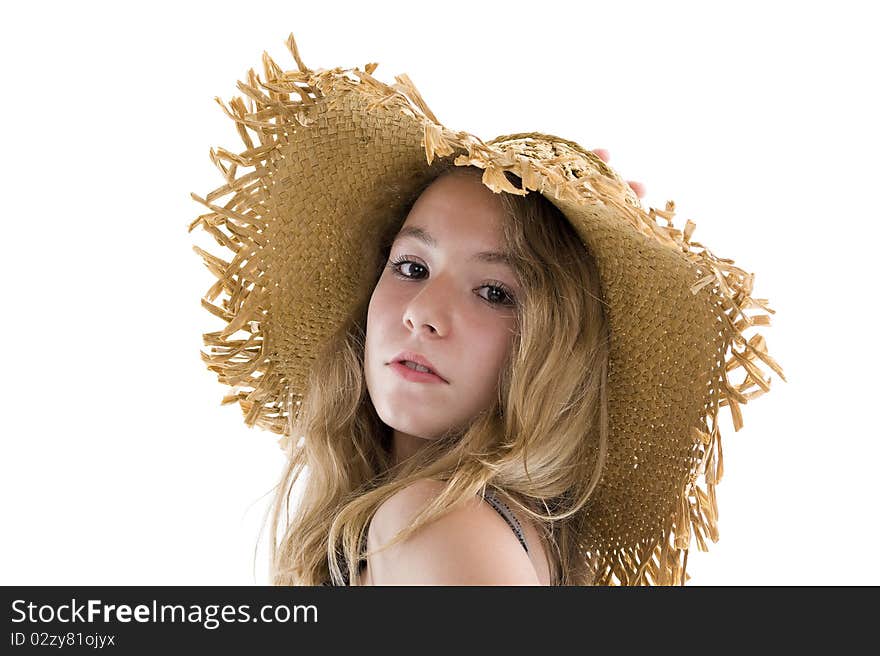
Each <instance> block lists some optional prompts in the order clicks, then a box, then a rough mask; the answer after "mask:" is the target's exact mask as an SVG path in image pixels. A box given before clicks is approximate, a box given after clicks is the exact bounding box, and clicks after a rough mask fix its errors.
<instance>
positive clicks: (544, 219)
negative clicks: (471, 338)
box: [270, 164, 609, 585]
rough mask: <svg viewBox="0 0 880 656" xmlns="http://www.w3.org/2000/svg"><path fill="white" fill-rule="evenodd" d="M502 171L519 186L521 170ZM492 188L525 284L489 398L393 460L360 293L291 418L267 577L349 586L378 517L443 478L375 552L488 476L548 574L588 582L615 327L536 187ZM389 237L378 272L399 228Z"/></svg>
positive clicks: (590, 264)
mask: <svg viewBox="0 0 880 656" xmlns="http://www.w3.org/2000/svg"><path fill="white" fill-rule="evenodd" d="M453 171H454V172H456V173H459V172H460V173H462V174H465V175H467V174H472V175H476V174H478V173H481V170H480V169H477V168H475V167H452V166H451V164H450V165H449V166H448V167H447V170H446V171H444V174H445V173H449V172H453ZM507 176H508V179H509V180H510V181H511V182H512V183H513V184H515V186H517V187H519V188H521V181H520V180H519V178H517V177H516V176H514V175H513V174H507ZM435 179H436V177H434V178H432V179H431V180H429V181H428V182H427V183H426V184H425V185H423V186H422V187H421V188H420V189H419V190H417V192H416V193H415V195H413V196H412V197H411V199H410V202H409V204H408V205H407V208H409V207H411V206H412V203H414V201H415V199H416V198H417V196H418V194H419V193H421V191H423V190H424V189H425V188H426V187H427V186H428V184H430V183H431V182H433V181H434V180H435ZM500 197H501V201H502V203H503V206H504V208H505V210H506V211H505V215H506V216H505V221H504V222H503V233H504V240H505V243H506V244H507V249H508V252H509V254H510V257H511V260H512V262H513V266H514V269H515V272H516V275H517V277H518V278H519V283H520V286H521V289H522V293H521V294H520V298H518V299H517V301H518V303H517V323H518V330H517V332H516V333H515V334H514V336H513V343H512V347H511V350H510V356H509V358H508V360H507V361H506V362H505V363H504V366H502V368H501V371H500V373H499V380H498V394H497V397H496V398H495V400H494V401H493V403H492V404H491V406H490V407H488V408H486V409H485V410H484V411H483V412H481V413H480V414H479V415H478V416H477V418H476V419H475V420H474V421H473V423H472V424H471V425H470V426H468V427H466V428H464V429H461V430H459V431H457V432H449V433H447V434H446V435H444V436H442V437H441V438H439V439H436V440H429V441H426V445H425V447H424V448H422V449H420V450H419V451H418V452H416V453H415V454H414V455H413V456H411V457H409V458H407V459H406V460H405V461H403V462H402V463H400V464H398V465H396V466H394V465H393V461H392V457H391V429H390V428H389V427H388V426H386V425H385V424H384V423H383V422H382V421H381V420H380V418H379V417H378V415H377V413H376V410H375V408H374V407H373V404H372V402H371V401H370V397H369V394H368V392H367V388H366V383H365V379H364V339H365V326H366V310H367V306H368V302H369V299H365V300H364V302H363V303H362V304H361V305H360V306H359V307H357V308H356V309H355V311H354V312H353V314H352V315H351V317H350V319H349V323H348V325H347V326H346V327H345V330H343V331H341V332H340V333H339V335H338V337H337V339H335V340H333V341H332V342H331V343H330V344H328V345H327V347H326V348H325V350H324V352H323V354H322V355H321V356H319V358H318V360H317V362H316V363H315V365H314V367H313V368H312V370H311V372H310V386H309V390H308V394H307V396H306V398H305V399H304V400H303V401H302V406H301V407H300V411H299V413H298V415H297V418H296V420H293V419H292V418H291V419H290V424H289V429H290V432H289V436H290V441H289V447H288V448H289V453H288V455H289V460H288V463H287V466H286V469H285V472H284V474H283V475H282V478H281V481H280V482H279V484H278V486H277V487H276V497H275V503H274V504H273V507H272V509H271V514H272V536H271V537H272V543H271V572H270V577H271V582H272V583H273V584H275V585H320V584H324V583H328V582H330V581H332V582H333V583H335V584H339V583H343V582H344V581H345V578H344V577H345V576H346V575H347V578H348V580H349V581H352V582H355V581H356V580H357V575H358V564H359V562H360V560H361V559H363V558H366V557H367V556H368V555H371V553H372V552H371V553H366V552H365V551H363V546H364V544H365V543H362V540H364V539H365V535H366V532H367V530H368V527H369V522H370V520H371V519H372V517H373V515H374V513H375V512H376V510H377V509H378V508H379V506H380V505H381V504H382V503H383V502H384V501H385V500H387V499H388V498H390V497H391V496H392V495H393V494H395V493H396V492H397V491H399V490H401V489H402V488H404V487H406V486H407V485H409V484H411V483H413V482H415V481H416V480H418V479H422V478H431V479H435V480H439V481H444V482H445V483H446V485H445V489H444V491H443V493H442V494H440V495H439V496H438V497H436V498H435V499H434V500H433V501H432V502H431V503H430V504H429V505H428V506H427V507H426V508H425V509H424V510H423V511H422V512H421V513H420V514H419V515H418V516H417V517H415V519H414V521H413V523H412V524H411V525H410V526H409V527H407V528H406V529H404V530H402V531H401V532H400V533H398V534H397V535H396V536H395V537H394V538H393V539H392V540H391V542H390V543H388V544H386V545H382V548H387V547H388V546H390V545H391V544H394V543H396V542H398V541H400V540H404V539H406V538H407V537H408V536H409V535H411V534H412V533H413V532H414V531H416V530H418V529H419V528H420V527H421V526H423V525H424V524H426V523H428V522H430V521H432V520H434V519H436V518H437V517H439V516H440V515H441V514H443V513H445V512H447V511H449V510H451V509H453V508H456V507H459V506H460V505H461V504H463V503H466V502H467V501H468V500H470V499H472V498H473V497H474V496H475V495H481V494H483V493H484V492H485V490H486V488H487V486H491V487H494V488H497V489H499V490H501V491H502V492H504V493H506V495H507V497H508V498H509V499H510V500H511V501H512V502H513V505H514V507H515V508H517V509H519V510H520V511H521V512H523V513H525V514H527V515H529V516H531V517H532V518H533V519H534V520H535V521H536V523H537V524H538V525H539V526H540V527H541V528H542V529H543V530H542V532H543V535H544V539H545V541H546V544H547V545H548V546H549V547H550V549H549V553H548V556H549V558H550V561H551V575H552V584H554V585H588V584H590V583H592V581H593V567H592V565H591V563H590V562H588V558H587V555H586V552H587V549H588V548H587V545H586V544H584V536H585V535H586V526H585V524H584V506H585V504H586V503H587V501H588V499H589V497H590V495H591V493H592V491H593V490H594V488H595V487H596V485H597V483H598V481H599V478H600V475H601V472H602V466H603V464H604V461H605V453H606V445H607V434H608V416H607V393H606V380H607V373H608V341H609V333H608V323H607V320H606V318H605V312H604V308H603V301H602V300H601V292H600V287H599V279H598V272H597V268H596V264H595V262H594V260H593V258H592V256H591V255H590V254H589V251H588V250H587V249H586V247H585V245H584V244H583V243H582V241H581V239H580V238H579V237H578V235H577V233H576V232H575V231H574V229H573V228H572V227H571V225H570V224H569V223H568V221H567V220H566V219H565V217H564V216H563V215H562V213H561V212H560V211H559V210H558V209H557V208H556V207H555V206H554V205H552V203H550V202H549V201H548V200H547V199H545V198H544V197H543V196H541V195H540V194H538V193H534V192H530V193H528V194H527V195H525V196H517V195H513V194H507V193H502V194H501V195H500ZM405 217H406V212H405V213H404V214H403V217H401V221H400V224H402V223H403V219H404V218H405ZM400 224H398V225H397V226H395V229H397V228H399V227H400ZM388 237H389V238H386V239H385V241H384V242H383V244H384V246H385V247H384V248H383V250H382V252H381V253H379V259H378V260H377V270H376V280H378V278H379V275H380V274H381V270H382V266H383V265H384V264H385V260H384V259H383V258H384V257H387V246H388V245H390V242H391V239H390V238H393V235H389V236H388ZM304 473H305V474H307V475H305V476H304V477H303V478H304V481H303V482H304V485H303V486H302V489H301V490H300V491H299V493H298V497H299V500H298V503H297V504H296V507H295V508H294V509H291V503H290V502H291V496H292V493H293V489H294V486H295V484H296V483H297V481H298V480H299V479H300V477H301V476H302V475H303V474H304ZM282 520H284V521H283V523H282ZM340 559H342V561H343V562H342V563H340ZM343 567H347V572H346V573H345V574H343V570H342V568H343Z"/></svg>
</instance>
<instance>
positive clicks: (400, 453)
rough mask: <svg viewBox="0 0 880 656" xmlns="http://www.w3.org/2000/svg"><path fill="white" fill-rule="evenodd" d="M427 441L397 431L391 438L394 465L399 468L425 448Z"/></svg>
mask: <svg viewBox="0 0 880 656" xmlns="http://www.w3.org/2000/svg"><path fill="white" fill-rule="evenodd" d="M427 443H428V441H427V440H425V439H422V438H421V437H415V436H413V435H407V434H406V433H401V432H400V431H398V430H395V431H394V433H393V436H392V438H391V457H392V460H393V462H394V465H395V466H397V465H399V464H400V463H402V462H403V461H404V460H407V459H408V458H409V457H410V456H412V455H413V454H414V453H415V452H416V451H418V450H419V449H422V448H424V447H425V445H426V444H427Z"/></svg>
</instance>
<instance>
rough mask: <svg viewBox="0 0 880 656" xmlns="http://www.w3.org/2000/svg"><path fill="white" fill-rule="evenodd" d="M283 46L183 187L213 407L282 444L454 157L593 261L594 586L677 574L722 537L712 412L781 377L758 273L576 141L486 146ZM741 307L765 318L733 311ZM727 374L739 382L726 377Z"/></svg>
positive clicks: (408, 100) (381, 86)
mask: <svg viewBox="0 0 880 656" xmlns="http://www.w3.org/2000/svg"><path fill="white" fill-rule="evenodd" d="M287 45H288V48H289V49H290V52H291V54H292V55H293V57H294V59H295V61H296V63H297V70H291V71H283V70H282V69H281V68H280V67H278V65H277V64H276V63H275V62H274V61H272V59H271V58H270V57H269V56H268V55H266V54H265V53H264V55H263V69H264V71H263V72H264V78H265V80H262V79H260V77H259V76H258V75H256V74H255V73H254V71H253V70H251V71H249V73H248V81H247V82H246V83H245V82H239V85H238V86H239V89H240V90H241V91H242V93H243V94H244V95H245V96H247V98H248V99H249V106H246V105H245V102H244V101H243V100H242V99H241V98H234V99H233V100H232V101H231V102H230V103H229V105H228V106H227V105H224V104H223V103H222V101H220V100H219V99H217V102H218V103H219V104H220V106H221V107H223V109H224V111H225V112H226V113H227V114H228V115H229V116H230V118H232V119H233V120H234V121H235V124H236V126H237V129H238V133H239V135H240V136H241V138H242V140H243V142H244V144H245V149H244V150H243V151H242V152H239V153H233V152H230V151H228V150H225V149H222V148H218V149H216V150H212V151H211V156H212V159H213V161H214V162H215V164H216V165H217V167H218V168H219V169H220V171H221V173H222V174H223V177H224V179H225V184H223V185H222V186H221V187H219V188H218V189H215V190H214V191H212V192H210V193H209V194H207V196H205V197H204V198H202V197H200V196H198V195H196V194H193V195H192V196H193V198H194V199H195V200H197V201H198V202H199V203H201V204H203V205H204V206H206V207H207V208H208V210H209V212H208V213H206V214H202V215H201V216H199V217H198V218H197V219H196V220H195V221H193V222H192V224H190V226H189V229H190V230H192V229H194V228H195V227H196V226H200V227H201V228H202V229H204V230H206V231H207V232H208V233H210V234H211V235H212V236H213V237H214V238H215V239H216V241H217V242H218V243H219V244H220V245H221V246H223V247H225V248H226V249H227V250H228V252H229V253H231V259H229V260H228V261H227V260H224V259H222V258H220V257H218V256H215V255H213V254H210V253H208V252H206V251H204V250H203V249H200V248H198V247H197V246H194V247H193V248H194V249H195V250H196V251H197V252H198V253H199V254H200V255H201V256H202V258H203V260H204V262H205V264H206V265H207V266H208V268H209V269H210V270H211V272H212V273H213V274H214V275H215V276H216V277H217V282H216V283H215V284H214V285H213V286H212V287H211V288H210V289H209V290H208V292H207V293H206V294H205V297H204V298H203V300H202V304H203V306H204V307H205V308H206V309H208V310H209V311H210V312H212V313H213V314H215V315H216V316H218V317H220V318H221V319H223V321H224V322H225V323H226V325H225V327H224V328H223V329H222V330H220V331H217V332H211V333H206V334H204V342H205V345H206V346H208V347H209V350H208V351H207V352H203V353H202V357H203V359H204V360H205V362H206V363H207V365H208V367H209V369H211V370H212V371H214V372H216V374H217V375H218V379H219V380H220V382H221V383H223V384H224V385H227V386H230V387H232V391H231V393H230V394H229V395H227V396H226V397H224V399H223V401H224V402H225V403H232V402H236V401H237V402H238V403H239V404H240V406H241V408H242V410H243V413H244V417H245V421H246V423H247V424H248V425H251V426H253V425H257V426H260V427H263V428H266V429H268V430H270V431H273V432H275V433H279V434H282V435H284V436H285V437H284V438H283V439H282V440H281V442H282V446H286V441H287V440H288V439H289V436H288V435H287V432H288V430H289V429H288V426H289V425H290V422H289V420H290V418H291V416H295V413H296V409H297V405H298V403H299V402H300V401H301V400H302V399H303V398H304V396H305V394H306V392H307V389H306V383H307V380H308V376H309V370H310V366H311V363H313V362H314V360H315V358H316V356H317V354H318V353H319V351H320V349H321V348H322V345H324V344H326V343H327V342H328V339H329V338H330V337H331V336H333V335H334V334H335V333H336V331H338V330H339V329H340V328H341V327H342V326H343V324H344V323H345V321H346V319H347V318H348V317H349V316H350V315H351V313H352V312H355V311H357V310H358V309H359V308H363V307H365V303H367V302H368V299H369V295H370V293H371V291H372V287H373V286H374V284H375V282H376V261H377V259H376V258H377V253H378V252H379V247H380V244H381V242H382V240H383V239H385V238H386V237H387V236H388V235H389V234H393V233H394V231H395V230H396V229H397V227H399V225H400V224H401V223H402V222H403V219H404V218H405V217H404V216H403V215H402V211H403V206H404V204H405V202H406V200H407V198H408V197H409V196H410V195H411V193H412V190H415V189H418V188H420V187H421V186H422V185H423V184H424V183H425V182H426V181H427V180H428V179H430V178H431V177H433V176H435V175H437V171H438V170H439V169H438V168H437V165H438V163H439V162H438V159H439V158H447V157H454V163H455V165H458V166H466V165H473V166H477V167H480V168H482V169H483V170H484V175H483V183H484V184H485V185H486V186H487V187H489V188H490V189H492V190H493V191H504V192H507V193H517V194H522V193H525V191H523V190H520V189H517V188H515V187H514V186H512V185H511V184H510V182H509V181H508V179H507V177H505V175H504V172H505V171H509V172H511V173H514V174H516V175H518V176H519V177H520V178H521V179H522V181H523V187H524V188H525V189H526V190H530V191H538V192H540V193H542V194H544V196H545V197H547V198H548V199H549V200H550V201H551V202H552V203H554V204H555V205H556V206H557V207H558V208H559V209H560V210H561V211H562V212H563V213H564V214H565V216H566V217H567V218H568V220H569V221H570V222H571V224H572V225H573V226H574V228H575V229H576V230H577V232H578V234H579V235H580V237H581V239H582V240H583V242H584V243H585V244H586V245H587V247H588V248H589V250H590V252H591V253H592V254H593V256H594V257H595V259H596V262H597V265H598V267H599V273H600V283H601V288H602V291H603V300H604V302H605V303H606V312H607V316H608V320H609V322H610V327H611V348H610V368H609V377H608V384H609V408H608V410H609V421H610V434H609V444H608V459H607V464H606V467H605V469H604V472H603V475H602V479H601V481H600V483H599V485H598V487H597V488H596V490H595V492H594V495H593V497H592V498H591V500H590V502H589V504H588V508H587V512H588V516H589V517H588V523H589V526H590V531H591V533H590V535H589V540H588V544H587V545H585V551H586V552H587V554H588V556H589V557H590V558H591V559H592V560H593V564H594V567H595V568H596V570H597V579H596V582H597V583H599V584H618V583H619V584H624V585H634V584H681V583H684V581H685V579H686V574H685V569H686V563H687V552H688V547H689V546H690V544H691V542H692V540H694V541H696V543H697V546H698V548H700V549H701V550H704V551H705V550H706V548H707V547H706V539H707V538H708V539H710V540H712V541H715V540H717V539H718V534H717V506H716V501H715V493H714V488H715V485H716V484H717V483H718V482H719V481H720V479H721V475H722V470H723V464H722V453H721V434H720V431H719V428H718V421H717V420H718V414H719V409H720V408H721V407H724V406H727V407H728V408H729V410H730V412H731V416H732V418H733V423H734V428H735V430H739V429H740V428H741V427H742V415H741V409H740V405H741V404H745V403H747V402H748V401H749V400H750V399H752V398H755V397H756V396H758V395H760V394H762V393H764V392H766V391H768V390H769V385H770V380H769V379H767V378H765V376H764V372H762V370H761V367H762V366H765V367H767V368H769V369H772V370H773V371H774V372H776V373H777V374H778V375H779V376H780V377H781V378H782V379H783V380H784V375H783V372H782V370H781V368H780V367H779V365H778V364H777V363H776V362H775V361H774V360H773V359H772V358H771V357H770V356H769V355H768V353H767V349H766V344H765V341H764V339H763V337H762V336H761V335H759V334H756V335H754V336H753V337H751V338H750V339H748V340H746V339H745V337H743V335H742V332H743V331H744V330H745V329H746V328H750V327H753V326H756V325H769V323H770V321H769V314H772V313H773V310H771V309H770V308H769V307H768V306H767V301H766V300H765V299H754V298H752V297H751V293H752V284H753V279H754V275H753V274H747V273H746V272H744V271H743V270H741V269H739V268H737V267H735V266H733V261H732V260H729V259H722V258H717V257H715V256H714V255H713V254H712V253H711V252H710V251H708V250H707V249H706V248H705V247H703V246H702V245H701V244H699V243H697V242H694V241H692V240H691V236H692V234H693V231H694V224H693V223H692V222H691V221H688V222H687V223H686V225H685V227H684V229H683V230H678V229H676V228H674V227H673V224H672V218H673V216H674V204H673V203H672V202H669V203H667V205H666V208H665V209H664V210H656V209H651V210H650V211H648V212H646V211H645V210H644V209H643V208H642V207H641V204H640V202H639V200H638V198H637V197H636V195H635V194H634V192H633V191H632V189H630V188H629V186H628V185H627V184H626V183H625V182H624V180H623V179H622V178H621V177H620V176H619V175H618V174H617V173H616V172H614V171H613V170H612V169H611V168H610V167H608V166H607V165H606V164H605V163H604V162H603V161H602V160H601V159H599V157H598V156H596V155H595V154H593V153H592V152H589V151H587V150H586V149H584V148H582V147H581V146H579V145H578V144H576V143H574V142H572V141H568V140H565V139H561V138H559V137H554V136H552V135H544V134H538V133H523V134H516V135H505V136H502V137H497V138H496V139H493V140H492V141H488V142H484V141H482V140H480V139H479V138H477V137H475V136H474V135H471V134H469V133H466V132H462V131H453V130H449V129H447V128H446V127H444V126H443V125H442V124H440V123H439V121H438V120H437V119H436V117H435V116H434V115H433V113H432V112H431V111H430V109H428V107H427V105H426V104H425V102H424V100H423V99H422V98H421V96H420V94H419V93H418V91H417V90H416V88H415V86H414V85H413V83H412V82H411V81H410V80H409V78H408V77H406V76H405V75H401V76H398V77H396V78H395V80H396V84H394V85H387V84H385V83H383V82H380V81H379V80H377V79H376V78H374V77H373V75H372V73H373V72H374V71H375V68H376V66H377V65H376V64H368V65H367V66H365V67H364V69H363V70H360V69H357V68H353V69H341V68H335V69H330V70H323V69H319V70H312V69H309V68H308V67H306V66H305V65H304V64H303V62H302V60H301V58H300V56H299V53H298V51H297V48H296V44H295V42H294V40H293V35H291V36H290V37H289V39H288V42H287ZM251 134H253V135H255V136H256V139H257V140H256V141H255V140H254V138H253V137H252V136H251ZM240 168H247V169H250V170H248V171H246V172H240V171H239V169H240ZM392 189H393V190H395V191H396V192H401V193H392V192H391V190H392ZM221 198H227V200H225V202H223V203H222V204H221V203H220V202H219V201H220V199H221ZM221 295H222V296H223V298H222V300H221V303H220V304H219V305H218V304H216V303H215V301H216V299H217V298H218V297H220V296H221ZM750 308H751V309H758V310H763V311H764V312H765V314H758V315H753V316H747V315H746V314H745V312H744V310H746V309H750ZM737 347H738V349H739V350H737ZM737 368H741V369H742V370H743V371H744V372H745V379H744V380H743V381H742V382H741V383H734V382H732V381H731V372H732V371H734V370H735V369H737ZM701 479H702V480H701ZM701 482H702V483H703V485H701V484H700V483H701Z"/></svg>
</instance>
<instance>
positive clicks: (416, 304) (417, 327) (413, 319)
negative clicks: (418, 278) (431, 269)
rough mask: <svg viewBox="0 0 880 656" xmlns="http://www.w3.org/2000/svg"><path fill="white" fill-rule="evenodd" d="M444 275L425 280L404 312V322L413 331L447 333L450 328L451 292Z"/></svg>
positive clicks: (427, 333) (433, 333) (432, 333)
mask: <svg viewBox="0 0 880 656" xmlns="http://www.w3.org/2000/svg"><path fill="white" fill-rule="evenodd" d="M444 285H445V281H444V280H443V279H442V277H439V276H438V277H436V278H431V279H430V280H428V281H425V282H424V283H423V284H422V286H421V288H420V289H419V292H418V293H417V294H416V295H415V296H413V297H412V299H410V301H409V303H407V305H406V308H405V309H404V312H403V323H404V324H405V325H406V327H407V328H408V329H410V330H411V331H413V332H420V333H421V332H423V333H425V334H426V335H446V334H447V332H448V328H449V308H450V302H451V297H450V295H451V292H450V290H449V289H448V285H446V289H444Z"/></svg>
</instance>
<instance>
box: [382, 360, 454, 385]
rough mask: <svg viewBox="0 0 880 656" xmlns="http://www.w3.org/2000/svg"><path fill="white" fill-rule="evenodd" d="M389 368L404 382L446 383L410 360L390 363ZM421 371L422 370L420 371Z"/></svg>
mask: <svg viewBox="0 0 880 656" xmlns="http://www.w3.org/2000/svg"><path fill="white" fill-rule="evenodd" d="M388 366H390V367H391V369H392V370H393V371H394V372H395V373H397V374H398V375H399V376H400V377H401V378H403V379H404V380H408V381H411V382H413V383H443V384H446V381H445V380H444V379H443V378H441V377H440V376H438V375H437V374H435V373H433V372H431V371H424V367H420V366H419V365H418V364H417V363H415V362H411V361H409V360H402V361H397V362H389V363H388ZM420 369H421V370H420Z"/></svg>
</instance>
